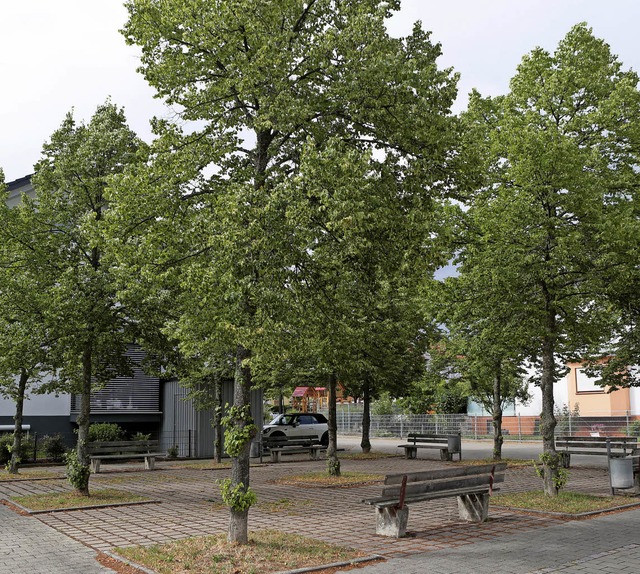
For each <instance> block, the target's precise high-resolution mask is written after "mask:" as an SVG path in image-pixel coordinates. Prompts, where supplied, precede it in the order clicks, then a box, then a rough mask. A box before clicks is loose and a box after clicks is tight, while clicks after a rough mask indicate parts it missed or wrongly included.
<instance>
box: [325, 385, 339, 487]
mask: <svg viewBox="0 0 640 574" xmlns="http://www.w3.org/2000/svg"><path fill="white" fill-rule="evenodd" d="M337 386H338V377H337V376H336V374H335V373H332V374H331V377H330V378H329V447H328V448H327V472H328V473H329V474H330V475H331V476H340V461H339V460H338V421H337V416H336V414H337V413H336V402H337V401H336V396H337V393H336V387H337Z"/></svg>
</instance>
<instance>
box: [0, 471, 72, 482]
mask: <svg viewBox="0 0 640 574" xmlns="http://www.w3.org/2000/svg"><path fill="white" fill-rule="evenodd" d="M33 478H64V475H62V474H60V473H57V472H51V471H50V470H31V469H20V472H18V474H9V473H8V472H7V471H6V470H0V481H3V480H30V479H33Z"/></svg>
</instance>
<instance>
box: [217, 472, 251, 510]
mask: <svg viewBox="0 0 640 574" xmlns="http://www.w3.org/2000/svg"><path fill="white" fill-rule="evenodd" d="M220 494H221V496H222V501H223V502H224V503H225V504H226V505H227V506H228V507H229V508H231V509H232V510H235V511H237V512H244V511H246V510H249V508H250V507H251V506H253V505H254V504H255V503H256V502H257V500H258V497H257V496H256V493H255V492H254V491H253V490H252V489H251V488H250V487H248V488H245V486H244V484H242V483H241V482H239V483H237V484H235V485H234V484H233V483H232V481H231V480H230V479H225V480H221V481H220Z"/></svg>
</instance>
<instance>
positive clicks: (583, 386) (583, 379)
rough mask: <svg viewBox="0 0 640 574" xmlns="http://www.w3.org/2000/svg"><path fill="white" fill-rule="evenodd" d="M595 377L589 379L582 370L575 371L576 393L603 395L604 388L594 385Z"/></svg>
mask: <svg viewBox="0 0 640 574" xmlns="http://www.w3.org/2000/svg"><path fill="white" fill-rule="evenodd" d="M597 380H598V379H597V377H590V376H589V375H587V373H585V370H584V369H576V392H578V393H604V388H603V387H601V386H600V385H598V384H596V381H597Z"/></svg>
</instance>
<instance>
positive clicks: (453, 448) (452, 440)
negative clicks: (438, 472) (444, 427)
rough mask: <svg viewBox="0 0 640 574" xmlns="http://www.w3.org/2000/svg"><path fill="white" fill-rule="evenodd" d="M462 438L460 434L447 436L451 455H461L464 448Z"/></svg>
mask: <svg viewBox="0 0 640 574" xmlns="http://www.w3.org/2000/svg"><path fill="white" fill-rule="evenodd" d="M461 440H462V439H461V437H460V435H459V434H450V435H449V436H447V450H448V451H449V454H453V453H459V452H460V449H461V448H462V444H461Z"/></svg>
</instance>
